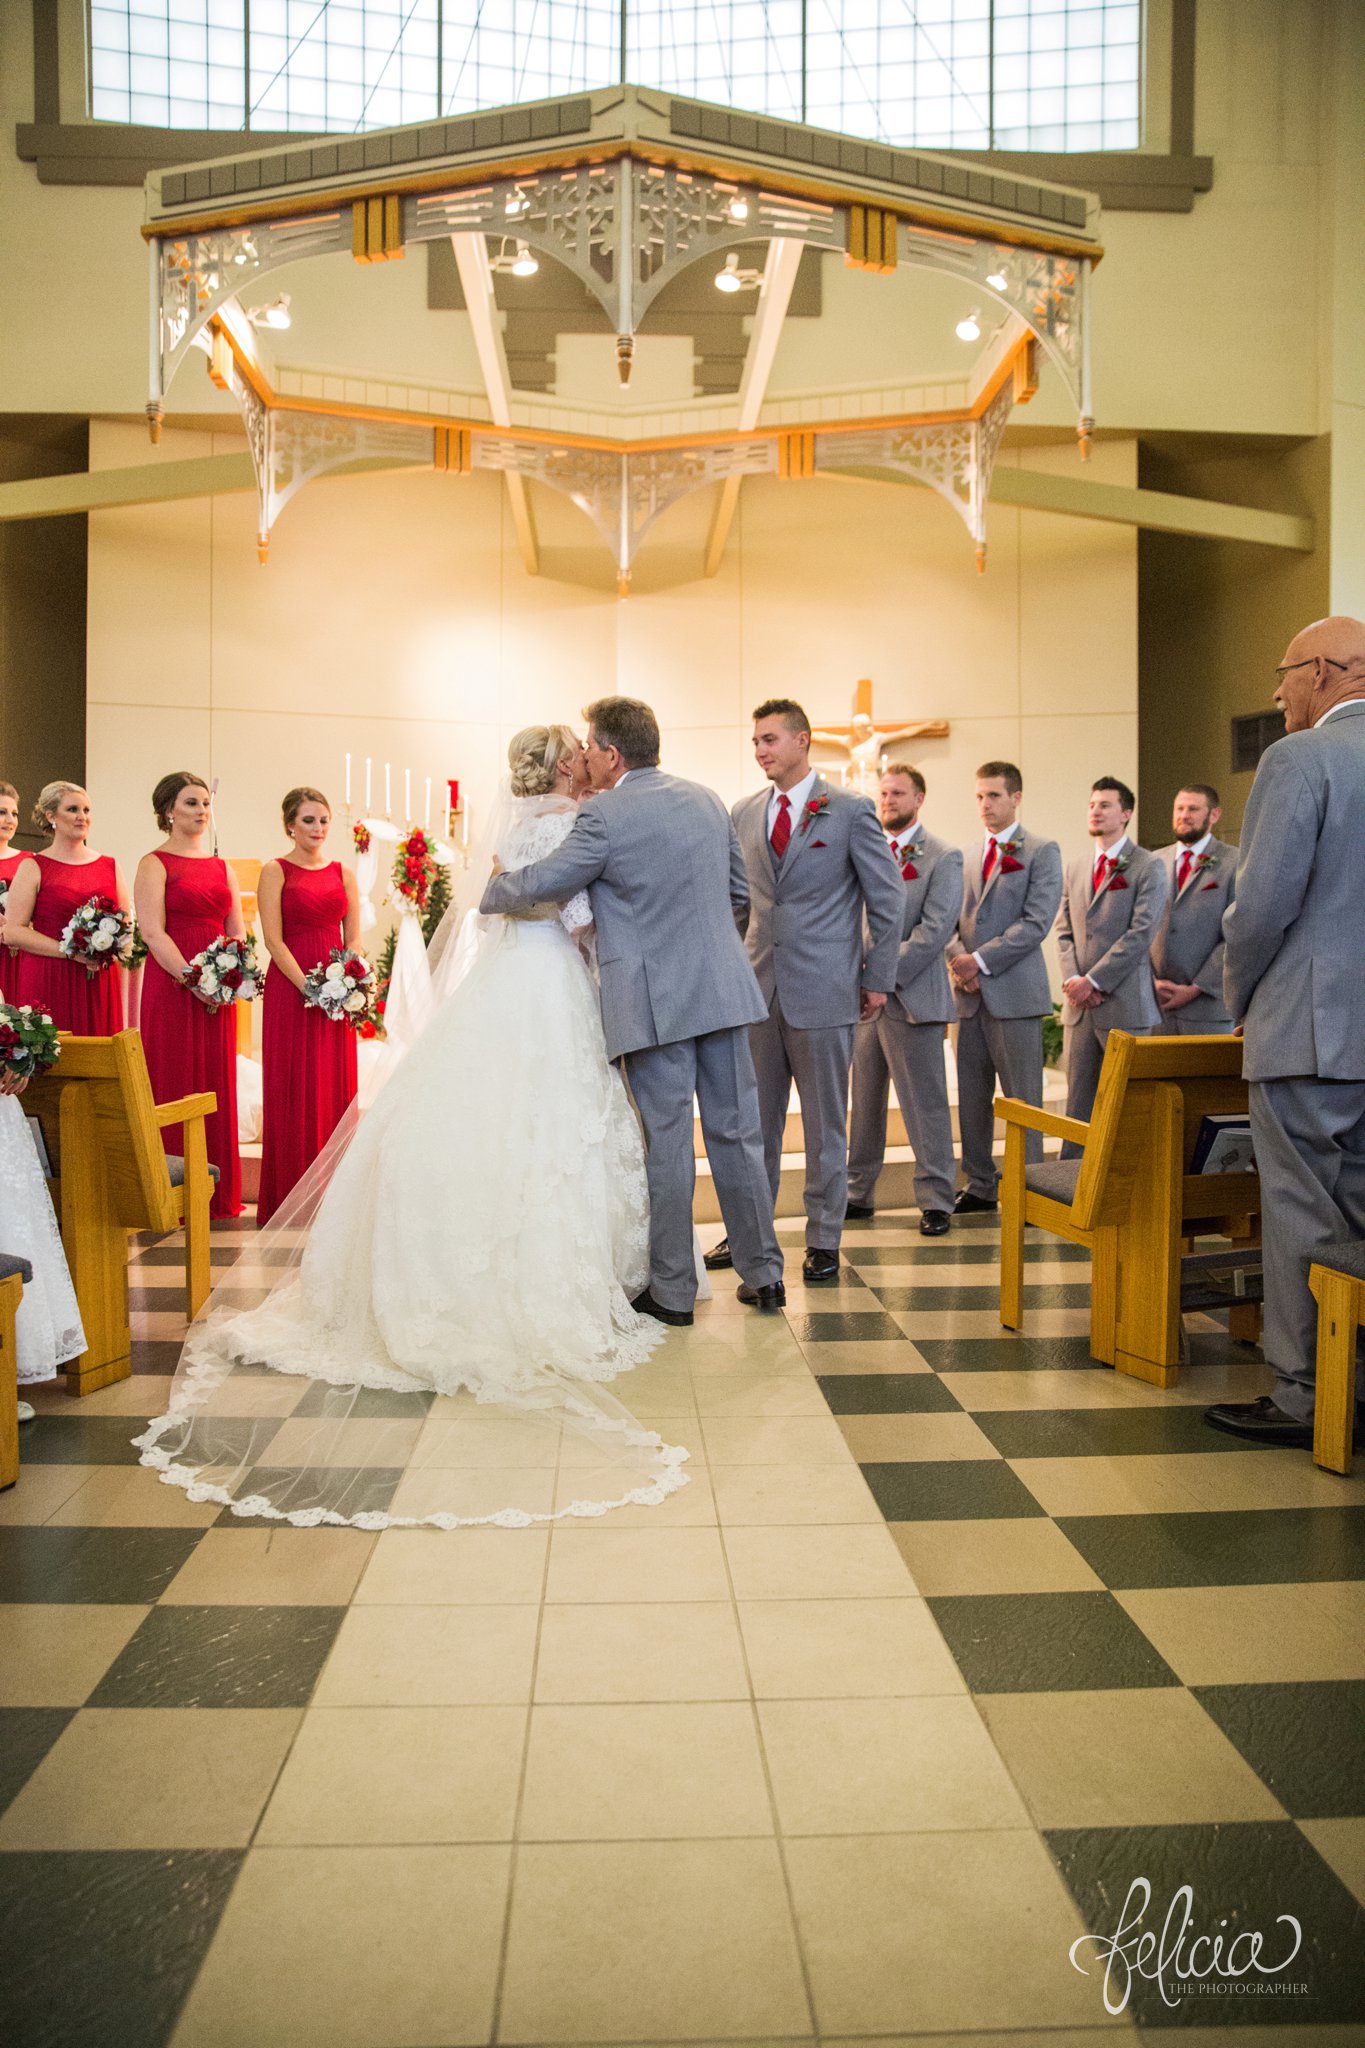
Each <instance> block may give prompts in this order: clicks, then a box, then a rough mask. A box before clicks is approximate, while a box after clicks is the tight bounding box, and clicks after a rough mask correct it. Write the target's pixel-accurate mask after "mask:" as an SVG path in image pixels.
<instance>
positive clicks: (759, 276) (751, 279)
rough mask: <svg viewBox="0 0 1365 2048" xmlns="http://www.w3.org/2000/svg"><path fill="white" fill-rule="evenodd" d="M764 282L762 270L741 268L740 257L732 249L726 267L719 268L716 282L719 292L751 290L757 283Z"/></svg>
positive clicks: (726, 260)
mask: <svg viewBox="0 0 1365 2048" xmlns="http://www.w3.org/2000/svg"><path fill="white" fill-rule="evenodd" d="M762 282H763V272H762V271H761V270H741V269H740V267H739V257H738V255H737V254H736V252H735V251H734V250H733V249H732V250H731V251H730V253H729V255H728V256H727V257H726V259H725V268H724V269H723V270H718V271H717V272H716V275H715V279H714V283H715V287H716V290H717V291H718V292H751V291H752V290H753V289H754V287H755V285H760V284H762Z"/></svg>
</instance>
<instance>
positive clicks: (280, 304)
mask: <svg viewBox="0 0 1365 2048" xmlns="http://www.w3.org/2000/svg"><path fill="white" fill-rule="evenodd" d="M289 305H290V300H289V294H288V292H281V293H280V296H279V297H278V298H277V299H272V300H271V301H270V304H269V305H268V306H252V307H251V308H250V309H249V310H248V312H247V316H246V317H247V319H248V320H249V321H250V322H251V324H252V326H253V327H288V326H289V325H290V312H289Z"/></svg>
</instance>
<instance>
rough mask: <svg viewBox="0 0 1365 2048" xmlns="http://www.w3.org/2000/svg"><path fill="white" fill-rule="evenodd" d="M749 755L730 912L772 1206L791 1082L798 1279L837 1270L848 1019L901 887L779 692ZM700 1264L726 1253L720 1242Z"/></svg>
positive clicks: (868, 999) (888, 978)
mask: <svg viewBox="0 0 1365 2048" xmlns="http://www.w3.org/2000/svg"><path fill="white" fill-rule="evenodd" d="M754 758H755V760H756V761H757V762H758V765H759V767H760V768H761V769H762V770H763V773H764V774H765V775H766V776H767V778H768V782H769V785H770V787H769V789H768V790H767V791H759V792H758V793H757V794H756V795H754V796H749V797H744V798H742V799H741V801H740V802H739V803H737V804H736V805H735V808H734V814H733V815H734V821H735V830H736V832H737V833H738V834H739V844H740V850H741V852H742V853H743V855H744V865H745V867H746V869H747V870H748V876H749V898H750V900H749V904H748V906H747V909H746V910H745V911H743V912H740V913H737V916H738V922H739V926H740V929H741V931H743V932H744V934H745V941H746V944H747V946H748V950H749V959H750V961H751V963H752V965H753V969H754V972H755V974H756V975H757V976H758V985H759V987H760V988H761V990H762V991H763V996H764V999H765V1002H766V1005H767V1014H766V1016H765V1017H764V1019H763V1022H762V1023H760V1024H756V1025H755V1026H754V1028H753V1030H752V1031H751V1032H750V1042H751V1044H752V1046H753V1054H754V1066H755V1068H756V1070H757V1073H758V1097H759V1107H760V1112H761V1115H762V1120H763V1141H764V1147H765V1150H766V1153H767V1161H768V1180H769V1184H770V1187H771V1190H772V1200H773V1204H774V1205H776V1202H777V1192H778V1183H779V1179H780V1176H781V1171H782V1134H783V1129H784V1126H785V1123H786V1117H787V1105H788V1102H789V1101H790V1099H791V1086H792V1080H793V1078H794V1079H795V1081H796V1092H797V1095H798V1097H799V1098H800V1102H801V1128H802V1132H803V1134H804V1139H805V1148H806V1257H805V1262H804V1264H803V1265H802V1268H801V1272H802V1277H803V1279H804V1280H805V1281H806V1282H807V1284H808V1285H809V1284H811V1283H814V1282H821V1281H826V1280H834V1279H836V1278H837V1277H838V1272H839V1241H840V1238H841V1237H842V1235H843V1228H844V1211H845V1209H846V1207H847V1205H848V1073H849V1065H850V1063H851V1061H852V1058H853V1029H854V1026H855V1025H856V1024H857V1022H858V1020H859V1018H860V1017H871V1016H872V1015H874V1014H875V1012H876V1011H878V1010H880V1009H881V1008H882V1005H883V1004H884V1003H885V1001H886V998H887V996H888V995H889V994H890V992H891V990H892V989H893V988H894V986H895V982H896V948H897V945H898V943H899V940H900V931H901V918H902V915H903V910H904V900H905V896H904V886H903V884H902V882H901V878H900V876H899V874H898V873H897V872H896V866H895V863H894V861H893V860H892V858H891V854H890V850H889V848H888V847H887V844H886V841H885V839H884V838H883V837H882V830H881V826H880V825H879V824H878V822H877V813H876V812H875V811H874V810H873V808H872V806H871V804H870V803H869V802H868V800H867V798H866V797H865V796H855V795H854V794H853V793H852V792H851V791H850V790H845V789H840V788H838V787H837V786H836V785H831V784H830V783H828V782H826V780H825V778H824V776H823V775H820V774H817V772H816V770H815V769H814V768H812V767H811V765H810V720H809V719H808V718H807V716H806V714H805V712H804V711H803V710H802V709H801V706H800V705H799V704H795V703H793V702H792V700H791V699H790V698H789V697H774V698H771V699H770V700H769V701H768V702H767V703H766V704H760V705H759V707H758V709H757V710H756V711H755V713H754ZM864 917H866V921H867V935H866V940H864V930H863V920H864ZM736 1249H737V1248H736ZM706 1263H707V1265H708V1266H710V1267H712V1268H713V1269H714V1268H716V1267H720V1266H727V1265H729V1264H730V1263H731V1246H730V1243H729V1241H728V1240H727V1241H725V1242H723V1243H722V1244H719V1245H717V1247H716V1249H715V1251H713V1252H711V1253H710V1254H709V1255H708V1257H707V1261H706Z"/></svg>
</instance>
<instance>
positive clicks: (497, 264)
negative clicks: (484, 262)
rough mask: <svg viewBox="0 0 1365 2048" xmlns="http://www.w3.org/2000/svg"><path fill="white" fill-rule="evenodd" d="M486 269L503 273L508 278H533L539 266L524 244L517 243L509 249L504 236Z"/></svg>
mask: <svg viewBox="0 0 1365 2048" xmlns="http://www.w3.org/2000/svg"><path fill="white" fill-rule="evenodd" d="M488 267H489V269H490V270H496V271H500V272H504V273H506V275H508V276H510V277H534V276H535V274H536V272H537V271H538V270H539V268H540V264H539V263H538V262H537V260H536V258H535V257H534V256H533V255H532V254H531V251H530V250H529V249H528V248H527V246H526V244H525V242H518V243H517V244H516V246H515V247H514V248H512V249H509V248H508V246H507V237H506V236H504V237H503V240H502V243H501V246H500V247H499V249H498V253H497V255H496V256H492V257H490V258H489V262H488Z"/></svg>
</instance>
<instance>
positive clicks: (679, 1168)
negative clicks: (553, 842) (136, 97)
mask: <svg viewBox="0 0 1365 2048" xmlns="http://www.w3.org/2000/svg"><path fill="white" fill-rule="evenodd" d="M584 716H585V717H586V718H587V720H588V741H587V747H586V749H585V752H586V757H587V766H588V775H589V779H590V780H591V782H592V785H593V788H594V789H595V790H598V791H600V792H602V794H600V795H598V796H596V797H594V799H593V800H592V801H591V802H590V803H585V804H583V805H582V806H581V807H580V809H579V812H578V816H577V817H576V818H575V820H574V826H573V830H572V831H571V832H570V834H569V836H568V838H567V839H566V840H565V841H564V843H563V845H562V846H560V847H558V848H557V849H556V850H555V852H554V853H552V854H549V855H547V856H546V858H545V859H544V860H538V861H532V863H531V864H530V866H529V867H524V868H518V869H517V870H516V871H515V873H512V874H502V873H497V874H495V875H494V877H493V879H492V881H491V882H490V883H489V884H488V887H487V888H486V889H485V890H484V894H483V902H482V903H481V904H480V906H479V907H480V909H481V910H483V911H484V912H485V913H486V914H489V915H493V914H497V913H499V912H501V913H503V914H504V915H508V916H515V915H516V914H517V912H518V910H519V909H522V908H524V907H525V906H527V905H528V904H533V903H537V902H548V903H567V902H568V900H569V898H570V897H571V896H574V895H576V894H577V893H578V891H579V890H580V889H587V890H588V891H589V892H590V894H591V897H592V908H593V917H594V919H595V920H596V924H597V965H598V971H599V973H600V976H601V983H602V1029H603V1031H604V1033H605V1035H606V1041H607V1058H608V1059H610V1060H616V1059H621V1058H622V1057H624V1060H625V1065H626V1073H627V1075H628V1077H629V1080H630V1089H631V1093H632V1095H633V1096H634V1097H635V1104H636V1107H637V1109H638V1110H639V1112H640V1121H641V1123H642V1124H643V1125H644V1131H645V1141H646V1145H647V1147H648V1155H647V1162H646V1163H647V1168H648V1174H649V1204H650V1211H649V1265H650V1274H649V1286H648V1288H647V1289H646V1291H645V1292H644V1293H643V1294H642V1295H640V1296H639V1297H638V1298H637V1299H636V1302H635V1307H636V1308H637V1309H638V1310H639V1311H640V1312H641V1314H643V1315H650V1316H654V1317H656V1318H657V1319H658V1320H659V1321H660V1322H662V1323H679V1324H684V1325H685V1324H688V1323H690V1322H691V1321H692V1304H693V1302H694V1301H695V1300H696V1294H697V1267H696V1258H695V1254H694V1251H693V1238H692V1194H693V1189H694V1186H695V1182H696V1161H695V1158H694V1155H693V1140H692V1102H693V1097H694V1095H695V1097H696V1101H697V1104H698V1107H699V1109H700V1111H701V1128H702V1136H703V1137H704V1138H705V1140H706V1156H707V1158H708V1159H709V1160H710V1162H711V1171H712V1174H713V1175H714V1177H715V1183H716V1194H717V1196H718V1198H719V1201H720V1207H721V1214H722V1215H723V1216H724V1218H725V1222H726V1226H727V1228H728V1230H729V1232H730V1238H731V1242H732V1243H733V1245H734V1248H735V1265H736V1266H737V1267H738V1269H739V1272H740V1274H741V1275H742V1277H743V1285H742V1286H741V1288H740V1299H741V1300H742V1301H745V1302H748V1303H750V1304H752V1305H753V1306H756V1307H757V1308H760V1309H765V1310H771V1311H776V1310H777V1309H779V1308H781V1306H782V1304H783V1303H784V1301H785V1300H786V1294H785V1292H784V1289H783V1286H782V1254H781V1251H780V1250H779V1249H778V1243H777V1235H776V1232H775V1231H774V1229H773V1209H772V1201H771V1199H770V1197H769V1192H768V1174H767V1168H766V1165H765V1162H764V1157H763V1138H762V1133H761V1130H760V1128H759V1120H758V1091H757V1088H756V1087H755V1083H754V1067H753V1060H752V1057H751V1055H750V1051H749V1034H748V1026H749V1025H750V1024H753V1023H756V1022H757V1021H758V1019H759V1018H761V1017H766V1016H767V1014H768V1006H767V1004H766V1003H765V1002H764V1000H763V998H762V996H761V995H760V994H759V990H758V984H757V982H756V981H755V980H754V975H753V970H752V968H751V967H750V965H749V963H748V961H747V960H746V959H745V957H744V948H743V946H742V944H741V943H740V939H739V935H738V933H737V931H736V929H735V921H736V918H738V917H742V916H743V914H744V913H745V912H746V911H747V909H748V903H749V885H748V882H747V880H746V878H745V873H744V862H743V861H742V860H741V859H740V854H739V847H738V845H737V844H736V841H735V833H734V827H733V826H732V825H731V823H730V820H729V818H728V817H727V816H726V812H725V806H724V804H723V803H722V802H721V800H720V798H719V797H718V796H717V795H716V793H715V791H714V790H710V789H704V788H703V787H702V786H701V784H700V783H696V782H683V781H681V780H680V779H679V778H678V777H677V776H675V775H664V774H661V773H660V770H659V727H658V723H657V721H656V720H655V717H654V713H653V712H652V711H651V710H650V708H649V706H648V705H647V704H641V703H640V702H638V700H637V699H635V698H633V697H603V698H601V699H600V700H599V701H598V702H597V703H596V704H590V705H589V706H588V707H587V710H586V712H585V713H584ZM547 1108H553V1105H547Z"/></svg>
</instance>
